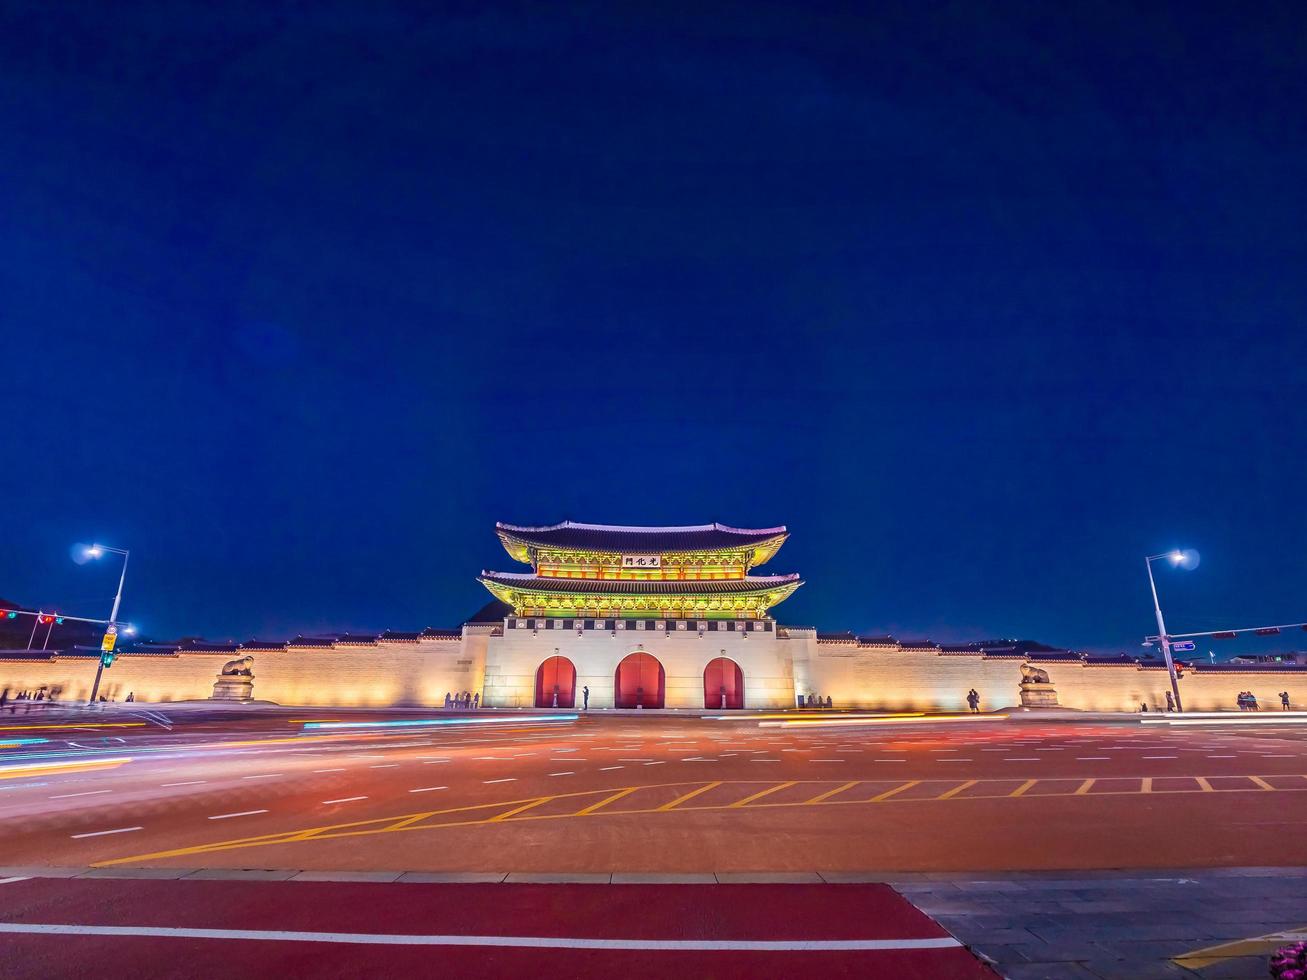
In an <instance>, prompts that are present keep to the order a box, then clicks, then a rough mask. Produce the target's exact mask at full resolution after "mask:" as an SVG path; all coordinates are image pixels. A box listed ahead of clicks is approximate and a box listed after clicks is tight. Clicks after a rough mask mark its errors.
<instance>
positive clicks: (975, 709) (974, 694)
mask: <svg viewBox="0 0 1307 980" xmlns="http://www.w3.org/2000/svg"><path fill="white" fill-rule="evenodd" d="M967 705H968V706H969V707H970V708H971V713H972V714H973V715H976V714H980V692H979V691H977V690H976V689H975V688H974V687H973V688H972V689H971V690H970V691H968V692H967Z"/></svg>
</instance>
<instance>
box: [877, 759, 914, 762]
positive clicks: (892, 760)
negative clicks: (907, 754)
mask: <svg viewBox="0 0 1307 980" xmlns="http://www.w3.org/2000/svg"><path fill="white" fill-rule="evenodd" d="M871 761H872V762H907V761H908V760H907V759H872V760H871Z"/></svg>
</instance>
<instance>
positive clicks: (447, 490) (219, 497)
mask: <svg viewBox="0 0 1307 980" xmlns="http://www.w3.org/2000/svg"><path fill="white" fill-rule="evenodd" d="M870 6H872V7H874V8H875V9H874V11H868V10H864V11H863V12H861V13H850V12H848V9H847V8H844V7H834V6H832V7H826V8H824V7H822V6H821V5H820V4H814V3H803V4H792V5H791V4H775V3H770V4H769V3H763V2H751V3H747V4H741V5H740V6H738V7H736V6H728V5H724V4H703V3H692V4H684V5H680V6H675V5H670V4H668V5H635V4H616V5H614V4H606V3H594V4H583V3H567V2H563V3H558V4H523V5H520V6H512V5H508V6H493V5H489V4H483V3H470V4H466V5H452V6H448V7H444V8H439V7H437V5H434V4H425V3H421V4H419V3H413V4H396V3H391V4H386V3H382V2H375V0H369V2H366V3H365V2H355V3H335V4H333V3H315V4H295V5H287V6H284V7H283V6H279V5H278V4H276V3H271V2H265V0H260V2H257V3H250V2H247V3H225V4H213V5H191V4H186V3H169V4H166V5H160V6H157V7H151V6H145V5H128V4H124V5H119V4H94V3H76V4H72V3H63V4H61V3H46V2H32V3H23V2H19V0H9V2H7V3H4V4H3V6H2V7H0V126H2V128H0V339H2V341H3V347H2V348H0V349H2V350H3V356H4V363H5V372H4V378H5V380H4V384H3V386H0V420H2V421H3V430H2V431H3V436H2V437H0V438H2V439H3V443H2V445H0V448H2V450H3V456H2V460H3V462H2V463H0V513H3V544H2V545H0V596H4V597H6V598H9V599H12V600H15V601H20V602H23V603H27V604H30V605H37V604H45V605H46V606H47V607H49V606H50V605H55V606H58V608H59V609H60V610H61V611H65V612H69V613H74V614H76V613H80V614H83V615H92V616H97V615H98V616H106V615H107V614H108V606H109V602H110V599H111V598H112V594H113V586H114V581H115V579H116V567H115V566H114V565H113V564H112V563H109V562H101V563H92V564H89V565H77V564H75V563H73V562H72V561H71V560H70V558H69V548H70V546H71V545H72V544H73V543H74V542H77V541H91V540H99V541H103V542H105V543H108V544H113V545H117V546H119V547H126V548H130V549H132V559H131V568H130V571H129V574H128V576H127V592H126V599H125V602H124V608H123V616H124V617H125V618H129V619H132V620H134V621H135V622H138V623H139V624H141V626H142V628H143V629H144V631H145V632H146V633H149V634H152V635H153V636H155V637H158V638H172V637H176V636H178V635H182V634H203V635H206V636H208V637H211V638H222V637H229V638H236V639H246V638H249V637H251V636H254V635H258V636H260V637H264V638H283V637H287V636H293V635H295V634H296V633H301V632H302V633H305V634H312V633H315V632H320V631H325V630H356V631H365V630H380V629H383V628H393V629H420V628H422V627H424V626H427V625H434V626H456V625H458V624H459V623H460V622H462V621H463V620H464V619H466V618H467V617H468V616H469V615H471V614H472V613H473V612H474V611H475V610H476V609H477V608H479V607H480V606H481V605H482V604H483V603H484V602H485V601H486V600H487V599H488V598H489V596H488V595H487V594H486V593H485V591H484V590H483V589H482V587H481V586H480V585H479V584H477V582H476V581H475V575H476V574H477V573H478V572H479V571H480V570H481V569H482V568H497V569H500V570H523V569H522V566H517V565H515V563H513V562H512V561H511V560H510V559H509V558H508V556H507V555H506V554H505V553H504V552H503V550H502V549H501V548H500V546H499V544H498V542H497V540H496V538H495V536H494V531H493V528H494V523H495V521H497V520H501V521H507V522H512V523H520V524H548V523H553V522H556V521H560V520H564V519H572V520H577V521H587V522H598V523H603V522H609V523H622V524H651V525H662V524H699V523H706V522H710V521H714V520H717V521H722V522H724V523H728V524H733V525H736V526H743V527H755V526H771V525H775V524H787V525H788V526H789V528H790V531H791V533H792V538H791V540H790V541H789V542H788V543H787V544H786V546H785V547H784V548H783V549H782V550H781V552H780V553H779V555H778V556H777V558H776V559H775V560H774V561H773V562H772V563H771V564H770V565H768V566H766V568H765V571H768V572H776V573H780V572H790V571H798V572H801V573H802V574H803V575H804V577H805V579H806V580H807V583H808V584H807V585H806V586H804V587H803V588H802V589H800V590H799V592H798V593H797V594H796V595H795V596H794V597H793V598H792V599H790V600H789V601H788V602H786V603H785V604H784V605H783V606H781V607H778V610H777V616H778V618H779V619H780V620H781V621H782V622H786V623H793V624H806V625H816V626H819V627H820V628H822V629H824V630H840V629H852V630H856V631H859V632H883V631H889V632H893V633H895V634H896V635H899V636H901V637H904V638H923V637H930V638H933V639H936V640H962V639H978V638H983V637H993V636H1023V637H1034V638H1038V639H1041V640H1044V641H1046V642H1050V643H1055V644H1059V645H1066V646H1075V647H1078V648H1091V649H1097V650H1105V651H1115V650H1120V649H1127V650H1131V651H1138V649H1139V647H1138V643H1139V639H1140V638H1141V636H1142V634H1144V633H1145V632H1148V631H1151V630H1152V629H1153V624H1152V619H1151V604H1150V600H1149V596H1148V590H1147V580H1146V578H1145V577H1144V565H1143V556H1144V555H1145V554H1150V553H1156V552H1159V551H1165V550H1167V549H1170V548H1172V547H1176V546H1182V547H1194V548H1197V549H1198V550H1199V551H1200V552H1201V553H1202V558H1203V560H1202V564H1201V565H1200V566H1199V568H1197V569H1196V570H1194V571H1191V572H1179V571H1172V570H1167V569H1163V570H1162V571H1161V578H1160V581H1159V585H1160V587H1161V589H1162V594H1163V604H1164V606H1165V608H1166V609H1167V611H1168V619H1169V622H1168V625H1169V626H1170V627H1171V628H1172V630H1173V631H1175V632H1180V631H1183V630H1185V629H1202V628H1217V627H1220V626H1223V625H1224V626H1243V625H1260V624H1261V623H1263V622H1266V621H1270V622H1292V621H1294V620H1298V619H1307V550H1305V549H1304V541H1305V540H1307V507H1304V491H1305V489H1307V460H1305V457H1304V440H1303V433H1304V428H1305V426H1307V398H1305V397H1304V395H1305V393H1304V386H1303V381H1302V378H1303V372H1304V368H1305V367H1307V238H1305V235H1307V231H1305V230H1307V112H1304V106H1307V8H1304V7H1303V6H1302V5H1301V4H1297V3H1284V4H1275V5H1261V4H1223V5H1215V4H1213V5H1206V4H1193V3H1184V4H1179V3H1177V4H1173V5H1169V9H1168V5H1166V4H1161V3H1141V4H1138V5H1131V4H1117V3H1095V4H1081V5H1078V9H1076V8H1075V7H1073V6H1071V5H1060V4H1052V5H1050V4H1045V3H1030V4H1019V3H1012V4H993V5H991V4H962V3H941V2H924V0H913V2H909V3H904V4H901V5H895V4H876V5H870ZM1283 639H1284V640H1287V641H1289V642H1286V643H1282V644H1281V645H1282V646H1284V647H1285V648H1288V647H1289V646H1292V645H1294V643H1297V642H1299V641H1298V638H1297V637H1285V638H1283ZM1304 639H1307V638H1304Z"/></svg>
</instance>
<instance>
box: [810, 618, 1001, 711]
mask: <svg viewBox="0 0 1307 980" xmlns="http://www.w3.org/2000/svg"><path fill="white" fill-rule="evenodd" d="M794 642H798V638H796V641H794ZM806 644H807V650H806V651H805V655H804V659H803V661H802V670H800V669H799V666H798V664H797V663H796V668H795V675H796V678H797V679H798V681H799V687H798V693H799V694H805V695H806V694H807V693H808V692H809V691H811V692H812V693H814V694H816V695H818V696H819V697H825V696H826V695H830V696H831V698H832V700H833V701H834V704H835V705H836V706H837V707H841V708H869V709H876V710H882V711H965V710H967V701H966V698H967V692H968V691H969V690H971V689H972V688H975V689H976V691H977V692H978V693H979V694H980V707H981V710H992V709H994V708H1004V707H1011V706H1013V705H1017V704H1020V703H1021V688H1020V684H1021V663H1022V661H1021V660H1020V659H1017V658H994V657H985V656H982V655H981V654H980V653H966V654H959V653H941V652H939V651H938V650H936V649H901V648H899V647H897V646H895V645H891V644H885V645H883V646H871V645H860V644H858V643H856V642H848V643H843V642H828V641H827V642H818V641H817V640H816V638H815V636H813V637H812V638H811V639H807V640H806Z"/></svg>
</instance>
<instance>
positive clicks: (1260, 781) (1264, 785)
mask: <svg viewBox="0 0 1307 980" xmlns="http://www.w3.org/2000/svg"><path fill="white" fill-rule="evenodd" d="M1248 778H1249V779H1251V780H1252V781H1253V782H1254V783H1256V784H1257V785H1258V786H1260V787H1261V788H1262V789H1269V790H1271V791H1272V792H1273V791H1274V790H1275V787H1274V786H1272V785H1271V784H1270V783H1268V782H1267V781H1266V780H1264V779H1263V778H1262V777H1261V776H1249V777H1248Z"/></svg>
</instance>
